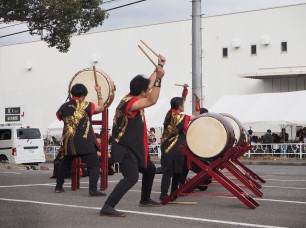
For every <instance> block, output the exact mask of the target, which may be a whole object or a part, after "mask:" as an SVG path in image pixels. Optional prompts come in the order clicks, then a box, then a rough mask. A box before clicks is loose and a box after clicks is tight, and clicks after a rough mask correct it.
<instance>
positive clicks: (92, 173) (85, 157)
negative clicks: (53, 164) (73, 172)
mask: <svg viewBox="0 0 306 228" xmlns="http://www.w3.org/2000/svg"><path fill="white" fill-rule="evenodd" d="M78 156H80V157H81V158H82V162H84V163H86V164H87V170H88V173H89V191H97V186H98V180H99V175H100V166H99V159H98V155H97V153H92V154H82V155H71V156H64V158H63V160H62V162H61V163H60V165H59V167H58V171H59V172H58V175H57V178H56V188H62V187H63V184H64V179H65V176H66V170H67V167H71V163H72V161H73V159H75V158H76V157H78Z"/></svg>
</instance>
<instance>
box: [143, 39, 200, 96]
mask: <svg viewBox="0 0 306 228" xmlns="http://www.w3.org/2000/svg"><path fill="white" fill-rule="evenodd" d="M140 42H141V43H143V45H144V46H146V47H147V48H148V49H149V50H150V51H151V52H152V53H153V54H154V55H155V56H156V57H158V54H157V53H156V52H155V51H154V50H153V49H152V48H151V47H150V46H149V45H147V44H146V43H145V42H144V41H143V40H140ZM138 47H139V48H140V50H141V51H142V52H143V53H144V54H145V56H147V58H148V59H149V60H150V61H151V63H153V65H154V66H155V67H157V65H156V63H155V62H154V61H153V60H152V59H151V57H150V56H149V55H148V53H147V52H146V51H145V50H144V49H143V48H142V47H141V46H140V45H138ZM174 85H175V86H182V87H185V85H183V84H174ZM187 87H188V85H187ZM193 94H194V96H195V97H196V99H198V100H199V97H198V96H197V95H196V94H195V93H193Z"/></svg>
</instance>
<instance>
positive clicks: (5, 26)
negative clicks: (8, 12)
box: [0, 22, 27, 29]
mask: <svg viewBox="0 0 306 228" xmlns="http://www.w3.org/2000/svg"><path fill="white" fill-rule="evenodd" d="M25 23H27V22H20V23H18V24H12V25H8V26H4V27H1V28H0V29H5V28H9V27H13V26H17V25H21V24H25Z"/></svg>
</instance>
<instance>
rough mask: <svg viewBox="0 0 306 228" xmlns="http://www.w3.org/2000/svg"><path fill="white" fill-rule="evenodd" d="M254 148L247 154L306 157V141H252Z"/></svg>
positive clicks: (248, 155)
mask: <svg viewBox="0 0 306 228" xmlns="http://www.w3.org/2000/svg"><path fill="white" fill-rule="evenodd" d="M252 146H253V148H252V150H250V151H248V152H247V153H246V154H245V156H247V157H252V156H256V155H270V156H279V157H292V158H301V159H302V158H305V157H306V143H269V144H264V143H255V144H253V143H252Z"/></svg>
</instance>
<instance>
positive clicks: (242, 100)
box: [209, 91, 306, 127]
mask: <svg viewBox="0 0 306 228" xmlns="http://www.w3.org/2000/svg"><path fill="white" fill-rule="evenodd" d="M209 111H210V112H215V113H228V114H231V115H233V116H235V117H236V118H237V119H238V120H240V122H241V123H242V124H243V125H244V126H245V127H251V126H256V125H291V126H292V125H306V91H296V92H287V93H262V94H252V95H231V96H222V97H221V98H220V99H219V100H218V101H217V103H216V104H215V105H214V106H213V107H212V108H210V109H209Z"/></svg>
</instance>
